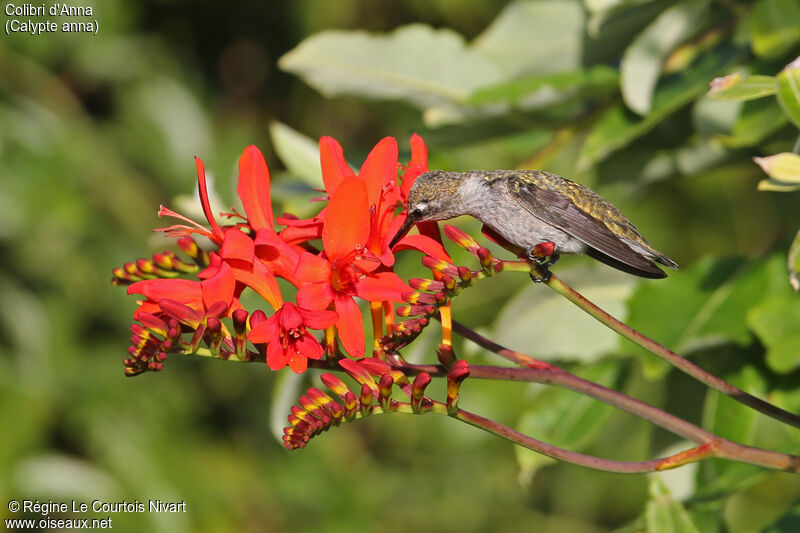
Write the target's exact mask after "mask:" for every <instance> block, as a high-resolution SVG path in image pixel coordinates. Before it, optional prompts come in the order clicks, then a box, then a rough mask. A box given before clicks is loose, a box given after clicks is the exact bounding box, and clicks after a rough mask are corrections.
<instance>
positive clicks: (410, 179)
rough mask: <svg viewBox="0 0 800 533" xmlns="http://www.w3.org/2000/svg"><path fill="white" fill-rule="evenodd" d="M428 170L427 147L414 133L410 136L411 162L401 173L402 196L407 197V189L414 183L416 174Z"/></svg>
mask: <svg viewBox="0 0 800 533" xmlns="http://www.w3.org/2000/svg"><path fill="white" fill-rule="evenodd" d="M427 171H428V147H427V146H425V141H424V140H422V137H420V136H419V135H417V134H416V133H415V134H414V135H412V136H411V162H410V163H409V165H408V169H406V171H405V173H404V174H403V186H402V191H403V198H408V191H410V190H411V186H412V185H413V184H414V180H415V179H417V176H419V175H420V174H423V173H425V172H427Z"/></svg>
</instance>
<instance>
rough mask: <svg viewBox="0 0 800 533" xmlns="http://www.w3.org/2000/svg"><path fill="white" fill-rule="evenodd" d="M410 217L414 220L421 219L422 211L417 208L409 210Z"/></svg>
mask: <svg viewBox="0 0 800 533" xmlns="http://www.w3.org/2000/svg"><path fill="white" fill-rule="evenodd" d="M411 216H412V217H414V218H418V217H421V216H422V209H420V208H419V207H416V208H414V209H412V210H411Z"/></svg>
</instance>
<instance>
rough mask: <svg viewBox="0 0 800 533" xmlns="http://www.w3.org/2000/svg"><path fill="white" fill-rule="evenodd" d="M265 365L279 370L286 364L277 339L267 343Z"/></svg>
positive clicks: (284, 354)
mask: <svg viewBox="0 0 800 533" xmlns="http://www.w3.org/2000/svg"><path fill="white" fill-rule="evenodd" d="M267 366H269V368H270V369H271V370H280V369H281V368H283V367H285V366H286V353H285V352H284V351H283V346H281V343H280V342H279V341H278V342H271V343H269V344H267Z"/></svg>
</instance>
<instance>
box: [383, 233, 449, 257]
mask: <svg viewBox="0 0 800 533" xmlns="http://www.w3.org/2000/svg"><path fill="white" fill-rule="evenodd" d="M400 250H417V251H420V252H422V253H423V254H425V255H430V256H431V257H435V258H436V259H442V260H444V261H447V262H448V263H450V262H452V259H451V258H450V255H448V253H447V250H445V249H444V246H442V244H441V243H439V242H436V241H435V240H433V239H431V238H430V237H427V236H425V235H406V236H405V237H403V238H402V239H400V241H398V243H397V244H395V245H394V249H393V251H394V252H399V251H400Z"/></svg>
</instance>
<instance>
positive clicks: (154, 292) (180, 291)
mask: <svg viewBox="0 0 800 533" xmlns="http://www.w3.org/2000/svg"><path fill="white" fill-rule="evenodd" d="M128 294H142V295H144V296H145V297H146V298H147V299H148V300H153V301H155V302H158V301H160V300H163V299H165V298H169V299H170V300H175V301H177V302H181V303H192V302H200V301H201V297H202V292H201V289H200V283H199V282H197V281H193V280H190V279H146V280H144V281H137V282H136V283H133V284H132V285H131V286H130V287H128Z"/></svg>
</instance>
